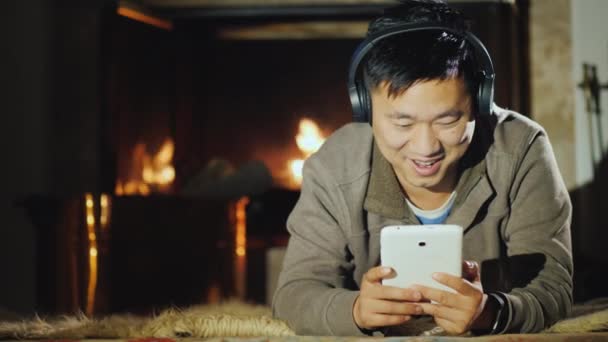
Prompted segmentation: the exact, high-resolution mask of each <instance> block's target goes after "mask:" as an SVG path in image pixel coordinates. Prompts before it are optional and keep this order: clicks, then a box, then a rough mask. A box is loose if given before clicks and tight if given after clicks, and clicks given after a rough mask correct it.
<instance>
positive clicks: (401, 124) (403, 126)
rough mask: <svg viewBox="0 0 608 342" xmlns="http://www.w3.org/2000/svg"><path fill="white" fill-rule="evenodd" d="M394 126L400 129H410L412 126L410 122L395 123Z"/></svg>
mask: <svg viewBox="0 0 608 342" xmlns="http://www.w3.org/2000/svg"><path fill="white" fill-rule="evenodd" d="M396 125H397V126H399V127H401V128H410V127H412V126H413V124H412V123H411V122H399V121H397V122H396Z"/></svg>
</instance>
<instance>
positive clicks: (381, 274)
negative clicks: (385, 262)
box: [363, 266, 393, 283]
mask: <svg viewBox="0 0 608 342" xmlns="http://www.w3.org/2000/svg"><path fill="white" fill-rule="evenodd" d="M392 273H393V269H392V268H390V267H383V266H377V267H373V268H370V269H369V270H368V271H367V272H365V274H364V275H363V281H368V282H370V283H380V281H382V279H384V278H387V277H388V276H389V275H390V274H392Z"/></svg>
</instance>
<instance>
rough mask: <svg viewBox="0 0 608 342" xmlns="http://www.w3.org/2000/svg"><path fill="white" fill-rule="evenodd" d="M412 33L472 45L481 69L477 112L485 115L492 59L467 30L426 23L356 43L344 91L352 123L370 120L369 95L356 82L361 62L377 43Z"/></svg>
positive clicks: (489, 102) (489, 98) (404, 26)
mask: <svg viewBox="0 0 608 342" xmlns="http://www.w3.org/2000/svg"><path fill="white" fill-rule="evenodd" d="M416 31H447V32H450V33H453V34H456V35H458V36H460V37H462V38H463V39H465V40H466V41H468V42H469V43H470V44H471V45H472V46H473V50H474V51H475V52H476V55H477V57H478V61H479V63H480V67H481V68H480V70H479V72H480V73H481V74H482V75H481V77H482V79H481V80H480V84H479V87H478V88H479V91H478V94H477V100H478V109H479V112H480V113H489V112H490V110H491V106H492V102H493V97H494V77H495V73H494V64H493V63H492V58H491V57H490V54H489V53H488V50H487V49H486V47H485V46H484V45H483V44H482V43H481V41H480V40H479V39H478V38H477V37H476V36H475V35H473V34H472V33H471V32H469V31H463V30H457V29H453V28H450V27H446V26H443V25H442V24H441V23H435V22H427V23H422V24H420V23H416V24H400V25H396V26H393V27H391V28H389V29H386V30H382V31H380V32H378V33H375V34H373V35H371V36H369V37H367V38H366V39H365V40H364V41H363V42H361V43H360V44H359V46H358V47H357V49H356V50H355V53H354V54H353V56H352V58H351V63H350V68H349V72H348V90H349V94H350V99H351V104H352V107H353V120H354V121H360V122H361V121H363V122H365V121H369V119H370V117H371V108H370V107H371V101H370V100H369V94H368V92H367V89H365V86H364V85H363V84H361V83H362V81H360V80H358V75H359V67H360V64H361V61H363V59H364V58H365V56H366V55H367V53H368V52H369V51H370V50H371V49H372V48H373V47H374V46H375V45H376V43H377V42H379V41H380V40H382V39H385V38H387V37H391V36H394V35H397V34H402V33H407V32H416Z"/></svg>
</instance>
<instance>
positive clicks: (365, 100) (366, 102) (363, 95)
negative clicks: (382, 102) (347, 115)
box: [358, 82, 372, 123]
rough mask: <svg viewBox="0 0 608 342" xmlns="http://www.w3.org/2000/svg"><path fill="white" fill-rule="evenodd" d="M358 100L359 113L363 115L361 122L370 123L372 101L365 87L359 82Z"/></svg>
mask: <svg viewBox="0 0 608 342" xmlns="http://www.w3.org/2000/svg"><path fill="white" fill-rule="evenodd" d="M358 89H359V99H360V101H361V111H362V113H363V122H369V123H371V121H372V100H371V98H370V95H369V92H368V91H367V87H366V86H365V84H363V82H359V86H358Z"/></svg>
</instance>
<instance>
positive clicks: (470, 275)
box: [462, 260, 480, 283]
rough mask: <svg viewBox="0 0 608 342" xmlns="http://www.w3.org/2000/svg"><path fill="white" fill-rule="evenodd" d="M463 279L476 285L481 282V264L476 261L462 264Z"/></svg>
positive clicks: (466, 261)
mask: <svg viewBox="0 0 608 342" xmlns="http://www.w3.org/2000/svg"><path fill="white" fill-rule="evenodd" d="M462 278H464V279H466V280H468V281H470V282H472V283H474V282H477V281H480V275H479V264H478V263H477V262H476V261H468V260H465V261H463V262H462Z"/></svg>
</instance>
